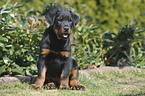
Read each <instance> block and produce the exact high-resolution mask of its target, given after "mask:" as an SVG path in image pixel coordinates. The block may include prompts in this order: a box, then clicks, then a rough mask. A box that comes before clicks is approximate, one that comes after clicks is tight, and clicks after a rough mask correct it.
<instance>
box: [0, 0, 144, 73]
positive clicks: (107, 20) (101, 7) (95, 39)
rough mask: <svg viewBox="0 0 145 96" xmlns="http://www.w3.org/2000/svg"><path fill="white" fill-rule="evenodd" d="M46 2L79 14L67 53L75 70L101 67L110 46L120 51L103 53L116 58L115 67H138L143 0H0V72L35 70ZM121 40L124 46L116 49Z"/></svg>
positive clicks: (141, 50) (140, 62)
mask: <svg viewBox="0 0 145 96" xmlns="http://www.w3.org/2000/svg"><path fill="white" fill-rule="evenodd" d="M51 4H59V5H60V6H61V7H62V8H67V9H70V10H72V11H73V12H75V13H77V14H78V15H79V16H80V23H79V24H78V26H77V27H76V28H75V29H74V30H73V33H72V53H73V54H72V56H73V57H74V58H75V59H76V60H77V61H78V64H79V68H80V69H84V68H89V67H90V66H92V65H94V66H95V67H98V66H103V65H107V64H108V62H107V63H105V62H106V61H105V62H104V60H105V59H106V56H108V55H106V54H109V53H107V52H111V51H110V50H115V49H116V48H118V49H120V51H118V52H121V53H114V54H118V55H120V54H123V55H121V57H118V55H114V56H115V57H116V58H117V59H116V58H115V60H114V58H113V56H112V55H109V57H108V59H109V58H112V59H111V60H114V62H115V66H116V65H118V62H116V61H119V63H120V62H121V65H126V64H127V65H128V64H129V65H133V66H137V67H140V68H144V66H145V62H144V61H145V41H144V35H145V30H144V28H145V20H144V18H145V1H144V0H51V1H48V0H13V1H12V0H1V1H0V74H1V75H4V74H12V75H14V74H22V75H32V74H36V73H37V68H36V61H37V57H38V52H39V42H40V40H41V38H42V34H43V32H44V30H45V28H46V27H48V26H49V24H48V23H47V22H46V21H45V19H44V17H43V16H41V13H42V12H43V9H44V7H43V6H44V5H51ZM120 27H122V28H120ZM120 34H123V35H120ZM130 35H132V37H131V38H130ZM126 36H128V37H127V38H126ZM116 38H118V39H116ZM124 38H125V39H124ZM126 44H127V46H128V47H127V48H126V49H129V50H124V49H122V48H123V47H122V46H126ZM116 46H117V47H116ZM125 53H126V54H125ZM111 56H112V57H111ZM128 62H129V63H128ZM110 65H111V64H110Z"/></svg>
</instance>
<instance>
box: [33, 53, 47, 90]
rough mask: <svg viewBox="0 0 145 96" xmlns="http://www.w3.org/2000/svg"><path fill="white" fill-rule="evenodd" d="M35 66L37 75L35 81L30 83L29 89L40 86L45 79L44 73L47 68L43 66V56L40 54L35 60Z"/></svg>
mask: <svg viewBox="0 0 145 96" xmlns="http://www.w3.org/2000/svg"><path fill="white" fill-rule="evenodd" d="M37 68H38V77H37V79H36V81H35V84H32V85H31V86H30V88H31V89H39V88H41V87H42V86H43V84H44V81H45V74H46V71H47V68H46V66H45V58H43V56H42V55H40V57H39V60H38V62H37Z"/></svg>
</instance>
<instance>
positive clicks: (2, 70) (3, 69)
mask: <svg viewBox="0 0 145 96" xmlns="http://www.w3.org/2000/svg"><path fill="white" fill-rule="evenodd" d="M6 68H7V66H6V65H3V66H2V67H0V74H1V73H3V72H5V71H6V70H5V69H6Z"/></svg>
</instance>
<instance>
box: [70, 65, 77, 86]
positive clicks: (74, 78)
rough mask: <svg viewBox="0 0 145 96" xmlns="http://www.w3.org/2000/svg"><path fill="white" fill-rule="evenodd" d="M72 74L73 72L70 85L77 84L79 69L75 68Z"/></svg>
mask: <svg viewBox="0 0 145 96" xmlns="http://www.w3.org/2000/svg"><path fill="white" fill-rule="evenodd" d="M71 74H72V78H71V81H70V85H71V86H73V85H77V70H75V69H74V68H73V69H72V71H71Z"/></svg>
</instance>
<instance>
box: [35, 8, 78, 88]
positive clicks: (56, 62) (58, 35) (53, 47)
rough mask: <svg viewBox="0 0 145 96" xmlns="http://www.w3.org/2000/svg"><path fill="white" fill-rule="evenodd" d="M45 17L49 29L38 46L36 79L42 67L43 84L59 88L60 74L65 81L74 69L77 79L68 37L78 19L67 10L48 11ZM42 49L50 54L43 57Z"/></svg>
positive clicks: (76, 65)
mask: <svg viewBox="0 0 145 96" xmlns="http://www.w3.org/2000/svg"><path fill="white" fill-rule="evenodd" d="M45 17H46V20H47V21H48V23H49V24H50V27H49V28H47V29H46V30H45V32H44V34H43V37H42V41H41V44H40V54H39V59H38V62H37V67H38V77H41V75H42V74H43V71H44V67H46V68H47V71H46V78H45V84H47V83H50V82H53V83H54V84H55V86H56V87H57V88H59V87H60V82H61V81H60V79H61V74H62V78H64V79H66V78H67V77H68V76H69V75H70V73H71V71H72V69H75V70H77V77H76V78H78V64H77V62H76V61H75V60H74V59H72V57H71V43H70V39H69V35H70V34H71V30H72V28H74V27H75V26H76V25H77V24H78V22H79V17H78V16H77V15H76V14H74V13H73V12H72V11H70V10H67V9H54V10H49V11H48V13H47V14H46V16H45ZM43 49H48V50H50V52H49V53H48V54H47V55H46V56H44V54H42V52H43V51H42V50H43ZM61 52H66V53H68V56H63V55H62V54H61ZM62 71H63V73H62ZM69 82H70V81H69ZM36 85H37V83H36Z"/></svg>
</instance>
